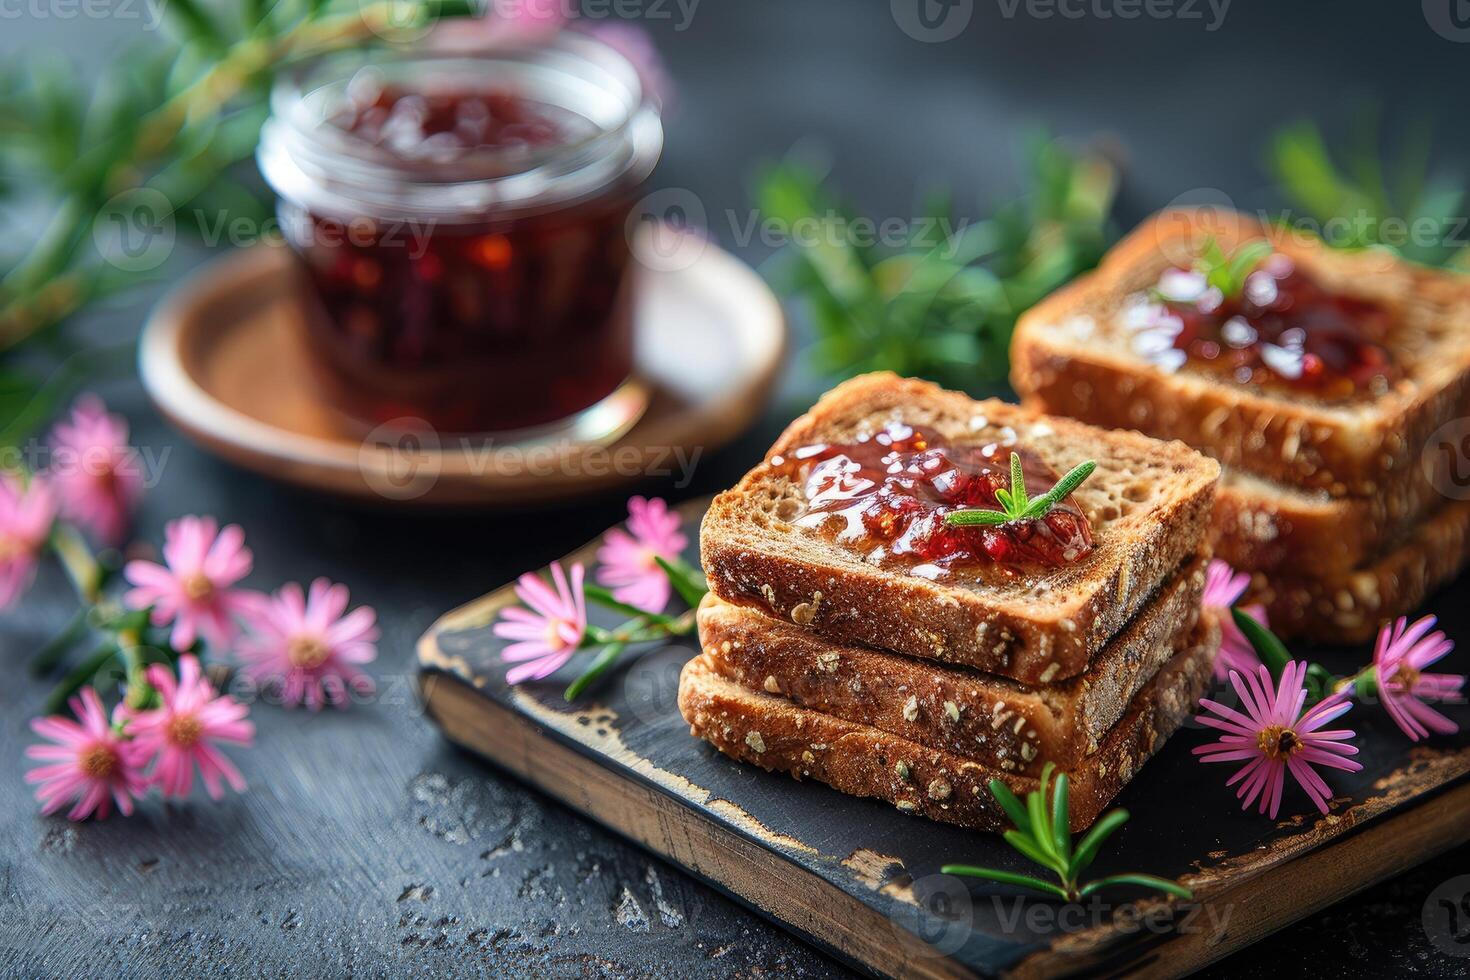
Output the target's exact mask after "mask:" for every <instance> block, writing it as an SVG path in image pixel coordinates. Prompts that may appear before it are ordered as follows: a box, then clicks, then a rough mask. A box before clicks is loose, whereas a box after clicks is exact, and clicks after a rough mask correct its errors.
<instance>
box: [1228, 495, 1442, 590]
mask: <svg viewBox="0 0 1470 980" xmlns="http://www.w3.org/2000/svg"><path fill="white" fill-rule="evenodd" d="M1409 488H1410V492H1409V493H1407V494H1401V495H1399V496H1397V497H1387V496H1385V497H1372V498H1366V497H1342V498H1337V497H1328V496H1327V495H1326V494H1323V493H1320V492H1314V491H1301V490H1296V489H1294V488H1291V487H1283V486H1281V485H1280V484H1276V483H1272V482H1269V481H1265V480H1260V479H1258V478H1255V477H1249V476H1245V475H1243V474H1240V473H1238V472H1236V471H1233V470H1227V471H1226V473H1225V475H1224V477H1223V478H1222V479H1221V481H1220V487H1219V489H1218V490H1217V491H1216V494H1215V511H1214V514H1213V516H1212V517H1211V519H1210V533H1209V540H1210V546H1211V547H1212V548H1213V549H1214V552H1215V557H1217V558H1219V559H1221V560H1222V561H1224V562H1226V563H1228V564H1229V565H1231V566H1233V567H1235V568H1238V569H1241V570H1245V571H1256V572H1266V573H1280V574H1284V575H1289V576H1293V577H1307V576H1327V577H1330V576H1334V575H1341V574H1343V573H1345V572H1349V571H1352V570H1353V569H1355V568H1357V567H1358V566H1360V565H1364V564H1368V563H1371V562H1372V561H1373V560H1374V558H1375V557H1376V556H1377V555H1378V554H1379V553H1381V552H1382V551H1383V550H1384V549H1385V548H1386V547H1387V546H1388V544H1390V543H1391V542H1393V541H1396V540H1399V539H1402V538H1403V537H1404V536H1405V535H1406V534H1408V533H1409V531H1410V530H1411V529H1412V528H1413V526H1414V525H1415V524H1416V523H1417V522H1418V521H1419V520H1421V519H1422V518H1423V517H1424V516H1425V515H1426V514H1428V513H1429V512H1430V511H1431V510H1433V508H1434V507H1435V506H1436V505H1438V504H1441V503H1443V502H1444V497H1442V496H1441V495H1440V493H1439V491H1438V490H1436V489H1435V487H1434V485H1433V484H1432V483H1431V482H1430V481H1429V480H1428V479H1426V478H1425V477H1424V475H1423V474H1422V473H1421V474H1419V475H1418V477H1417V478H1416V479H1414V480H1412V481H1411V482H1410V484H1409Z"/></svg>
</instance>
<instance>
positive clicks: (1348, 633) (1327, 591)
mask: <svg viewBox="0 0 1470 980" xmlns="http://www.w3.org/2000/svg"><path fill="white" fill-rule="evenodd" d="M1467 564H1470V501H1456V502H1453V503H1449V504H1445V505H1444V506H1443V507H1441V508H1440V509H1439V510H1438V511H1436V512H1435V513H1434V514H1433V515H1432V516H1431V517H1429V518H1428V519H1427V520H1425V521H1424V522H1422V523H1421V524H1419V525H1418V526H1417V527H1415V528H1414V529H1413V530H1412V531H1411V532H1410V534H1409V536H1408V537H1407V538H1406V539H1404V540H1403V541H1402V542H1400V543H1399V544H1398V545H1397V546H1396V547H1394V548H1393V549H1392V550H1391V551H1389V552H1388V553H1387V554H1385V555H1383V556H1382V557H1380V558H1379V559H1378V560H1376V561H1374V562H1372V563H1371V564H1368V565H1364V566H1361V567H1359V568H1356V569H1352V570H1350V571H1347V572H1340V573H1336V574H1333V575H1328V576H1322V577H1317V578H1297V577H1291V576H1286V575H1280V574H1276V575H1271V574H1263V573H1257V574H1255V575H1253V576H1252V577H1251V587H1250V589H1249V590H1247V592H1246V595H1245V596H1244V598H1243V599H1242V600H1241V601H1242V603H1245V604H1249V603H1256V602H1259V603H1261V604H1263V605H1264V606H1265V607H1266V612H1267V615H1268V616H1269V617H1270V622H1271V629H1272V631H1273V632H1275V633H1276V634H1278V635H1279V636H1281V637H1282V638H1284V639H1294V638H1298V637H1300V638H1301V639H1304V640H1312V641H1314V642H1322V643H1371V642H1372V641H1373V638H1374V637H1375V636H1377V634H1378V629H1379V627H1380V626H1382V625H1383V623H1385V622H1387V621H1388V620H1390V619H1394V618H1396V617H1398V616H1407V615H1408V614H1410V613H1411V612H1413V611H1414V610H1415V609H1417V608H1418V607H1419V605H1420V604H1421V603H1422V602H1423V601H1424V600H1425V599H1426V598H1428V597H1429V595H1430V594H1431V593H1432V592H1434V590H1436V589H1437V588H1439V587H1440V586H1442V585H1444V584H1445V583H1446V582H1449V581H1450V580H1451V579H1453V578H1454V577H1455V576H1456V575H1458V574H1459V573H1460V572H1461V571H1462V570H1464V568H1465V566H1466V565H1467Z"/></svg>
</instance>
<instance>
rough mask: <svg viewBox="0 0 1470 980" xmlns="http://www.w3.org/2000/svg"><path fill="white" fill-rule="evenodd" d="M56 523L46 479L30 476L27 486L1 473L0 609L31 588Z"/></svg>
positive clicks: (53, 495) (15, 477) (52, 499)
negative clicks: (43, 551)
mask: <svg viewBox="0 0 1470 980" xmlns="http://www.w3.org/2000/svg"><path fill="white" fill-rule="evenodd" d="M55 522H56V496H55V494H53V493H52V492H51V487H50V486H49V485H48V484H47V482H46V480H45V479H43V478H42V477H39V476H33V477H31V479H30V481H29V482H28V483H27V482H23V481H22V480H21V478H20V476H19V475H17V474H15V473H3V472H0V609H6V608H8V607H10V606H12V605H14V604H15V601H16V600H17V599H19V598H20V595H21V593H22V592H24V591H25V590H26V588H27V587H29V586H30V584H31V578H32V577H33V576H34V575H35V571H36V561H37V559H39V558H40V556H41V551H42V550H43V549H44V548H45V547H46V539H47V538H49V537H50V535H51V525H52V524H54V523H55Z"/></svg>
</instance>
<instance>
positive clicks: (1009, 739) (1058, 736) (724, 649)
mask: <svg viewBox="0 0 1470 980" xmlns="http://www.w3.org/2000/svg"><path fill="white" fill-rule="evenodd" d="M1206 564H1207V562H1206V561H1205V560H1204V559H1202V558H1201V559H1195V560H1194V561H1192V562H1190V563H1189V564H1188V565H1186V566H1185V567H1184V568H1183V569H1181V570H1180V572H1179V574H1177V575H1175V576H1174V578H1173V579H1171V580H1170V581H1169V583H1168V584H1166V585H1165V586H1164V587H1163V588H1162V589H1161V590H1160V593H1159V595H1158V597H1157V598H1156V599H1155V600H1154V601H1153V602H1151V603H1149V604H1148V606H1146V607H1145V608H1144V610H1143V611H1142V612H1141V613H1139V614H1138V616H1137V618H1135V619H1134V620H1133V622H1131V623H1129V624H1128V626H1127V627H1126V628H1125V629H1124V630H1123V631H1122V632H1121V633H1119V634H1118V636H1116V637H1115V638H1114V639H1113V640H1112V641H1111V642H1110V643H1108V645H1107V646H1105V647H1104V648H1103V649H1102V651H1101V652H1100V653H1099V654H1098V655H1097V657H1095V658H1094V659H1093V662H1092V664H1091V665H1090V666H1089V667H1088V669H1087V672H1086V673H1084V674H1082V675H1080V676H1079V677H1075V678H1072V679H1071V680H1069V681H1063V682H1061V683H1058V684H1048V685H1045V686H1042V687H1034V686H1030V685H1025V684H1020V683H1017V682H1015V681H1010V680H1006V679H1005V678H1001V677H996V676H994V675H991V674H982V673H979V672H976V671H973V670H968V669H966V668H962V667H953V668H947V667H936V666H935V665H934V664H933V663H932V662H929V661H924V660H918V659H914V658H910V657H905V656H902V655H900V654H895V653H884V652H882V651H878V650H870V649H867V648H863V647H853V646H844V645H837V644H834V643H832V642H831V641H828V640H824V639H823V638H822V637H821V636H818V635H817V634H815V633H812V632H811V631H810V630H805V629H802V628H801V627H799V626H796V625H794V624H791V623H787V622H781V621H778V620H774V619H771V618H770V617H769V616H766V615H764V614H762V613H760V612H757V611H755V610H751V609H746V608H742V607H739V606H734V605H731V604H729V603H726V602H723V601H721V600H719V599H717V598H715V597H713V596H707V597H706V598H705V601H704V603H703V604H702V605H701V606H700V609H699V637H700V643H701V645H702V646H703V648H704V652H705V654H706V656H707V658H708V661H709V664H710V667H711V669H713V670H715V671H716V672H717V673H719V674H720V675H721V676H723V677H726V678H728V679H730V680H733V681H735V682H736V683H738V684H741V685H743V686H744V687H746V688H748V689H750V690H752V691H763V692H766V693H770V694H777V695H780V696H782V697H784V698H786V699H787V700H789V701H791V702H792V703H794V704H796V705H799V706H802V707H806V708H811V709H812V710H815V711H820V712H822V713H824V714H829V715H833V716H835V717H838V718H844V719H847V720H848V721H854V722H861V723H864V724H867V725H871V726H872V727H874V728H877V729H880V730H881V731H885V732H890V733H892V734H894V735H899V736H901V737H903V738H906V739H908V740H909V741H912V742H916V743H918V744H921V745H925V746H928V747H930V748H935V749H942V750H944V751H946V752H951V753H954V754H956V755H961V756H965V757H966V758H969V759H972V760H974V761H976V762H982V763H985V764H986V765H989V766H994V767H996V768H999V769H1002V770H1004V771H1006V772H1014V773H1020V774H1025V775H1033V776H1034V775H1038V774H1039V773H1040V772H1041V767H1042V765H1043V764H1044V763H1045V762H1047V761H1050V762H1054V763H1056V764H1057V765H1058V766H1061V767H1062V768H1064V769H1070V768H1072V767H1074V766H1075V765H1077V764H1078V763H1079V762H1080V761H1081V760H1082V758H1083V757H1084V756H1086V755H1088V754H1090V753H1092V752H1094V751H1096V750H1097V747H1098V744H1099V743H1100V741H1101V740H1102V739H1103V738H1104V737H1105V736H1106V735H1107V733H1108V731H1109V730H1110V729H1111V728H1112V727H1113V725H1115V724H1116V723H1117V721H1118V719H1119V718H1121V717H1122V716H1123V713H1124V712H1125V711H1126V710H1127V708H1128V705H1129V703H1130V702H1131V701H1132V699H1133V697H1134V696H1135V695H1136V694H1137V693H1138V692H1139V691H1140V690H1141V689H1142V688H1143V687H1144V686H1145V685H1146V684H1147V683H1148V682H1149V681H1150V680H1151V679H1152V678H1153V676H1154V675H1155V674H1156V673H1157V672H1158V670H1159V668H1160V667H1161V666H1162V665H1163V664H1164V663H1166V662H1167V661H1168V660H1169V659H1170V658H1171V657H1172V656H1173V655H1174V654H1175V653H1176V652H1177V651H1179V650H1181V649H1183V648H1184V646H1185V645H1186V643H1187V641H1188V640H1189V639H1190V637H1191V635H1192V634H1193V632H1194V628H1195V625H1196V623H1197V622H1198V620H1199V609H1200V606H1199V601H1200V593H1201V592H1202V591H1203V589H1204V580H1205V566H1206Z"/></svg>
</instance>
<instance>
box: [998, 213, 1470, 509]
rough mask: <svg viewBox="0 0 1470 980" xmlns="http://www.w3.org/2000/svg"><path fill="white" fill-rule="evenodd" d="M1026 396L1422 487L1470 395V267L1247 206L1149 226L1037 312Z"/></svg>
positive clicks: (1096, 419)
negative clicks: (1337, 244) (1365, 245)
mask: <svg viewBox="0 0 1470 980" xmlns="http://www.w3.org/2000/svg"><path fill="white" fill-rule="evenodd" d="M1011 381H1012V384H1013V385H1014V387H1015V389H1016V390H1017V392H1019V393H1020V394H1021V395H1022V398H1023V401H1024V403H1025V404H1027V405H1029V406H1031V407H1034V408H1036V409H1038V410H1042V411H1048V412H1054V413H1056V414H1059V415H1067V416H1071V417H1073V418H1077V419H1081V420H1084V421H1087V422H1092V423H1094V424H1097V425H1106V426H1113V427H1118V428H1127V429H1136V430H1138V431H1141V432H1146V433H1148V434H1150V435H1153V436H1156V437H1158V438H1163V439H1180V440H1182V441H1184V442H1186V443H1188V444H1190V445H1191V446H1194V447H1195V448H1197V449H1200V450H1202V451H1204V452H1206V453H1208V454H1209V455H1210V456H1213V457H1214V458H1216V459H1218V460H1219V461H1220V462H1222V463H1224V464H1226V465H1228V466H1231V467H1235V468H1239V469H1241V470H1243V471H1247V472H1250V473H1254V474H1256V475H1258V476H1261V477H1264V478H1266V479H1268V480H1273V481H1275V482H1277V483H1280V484H1283V485H1286V486H1294V487H1299V488H1302V489H1305V490H1322V491H1325V492H1326V493H1327V494H1328V495H1330V496H1333V497H1351V496H1357V497H1379V496H1397V497H1411V496H1412V490H1411V489H1410V488H1409V486H1408V485H1409V484H1410V483H1411V482H1412V481H1414V480H1415V479H1417V478H1419V471H1420V467H1421V457H1422V454H1423V451H1424V449H1425V447H1426V443H1427V442H1428V440H1429V437H1430V436H1431V435H1432V434H1433V433H1434V432H1435V431H1436V429H1438V428H1439V427H1440V426H1441V425H1443V424H1444V423H1445V422H1446V421H1448V420H1450V419H1452V418H1454V417H1456V414H1457V410H1458V407H1459V406H1460V405H1461V404H1462V403H1463V402H1464V399H1465V395H1466V394H1467V392H1470V277H1465V276H1461V275H1458V274H1455V273H1447V272H1436V271H1433V270H1429V269H1424V268H1421V267H1418V266H1413V265H1410V264H1409V263H1406V262H1404V261H1402V260H1400V259H1398V258H1397V257H1395V256H1393V255H1392V254H1391V253H1389V252H1387V251H1386V250H1382V249H1366V250H1361V251H1356V252H1348V251H1342V250H1335V249H1332V248H1329V247H1328V246H1326V245H1325V244H1324V243H1322V242H1321V241H1320V240H1319V239H1316V238H1314V237H1311V236H1308V235H1305V234H1303V233H1300V232H1294V231H1292V230H1290V229H1283V228H1280V227H1277V226H1268V225H1265V224H1262V223H1261V222H1259V221H1257V220H1255V219H1253V218H1251V217H1248V216H1246V215H1242V214H1236V213H1234V212H1229V211H1217V212H1206V211H1196V210H1173V211H1166V212H1163V213H1161V214H1159V215H1157V216H1156V217H1154V218H1153V219H1151V220H1149V221H1147V222H1145V223H1144V224H1143V225H1141V226H1140V227H1139V228H1138V229H1137V230H1135V231H1134V232H1133V233H1132V234H1130V235H1129V236H1128V237H1127V238H1125V239H1124V240H1123V241H1122V242H1121V243H1120V244H1118V245H1117V246H1116V247H1115V248H1113V249H1112V250H1111V251H1110V252H1109V253H1108V255H1107V256H1106V257H1105V258H1104V259H1103V262H1102V264H1101V265H1100V266H1099V267H1098V269H1097V270H1096V271H1095V272H1093V273H1091V274H1089V275H1086V276H1084V277H1082V278H1080V279H1077V280H1075V281H1074V282H1072V283H1071V284H1069V285H1068V286H1066V287H1064V288H1063V289H1061V290H1058V291H1057V292H1056V293H1053V294H1052V295H1051V296H1049V297H1048V298H1047V299H1045V300H1043V301H1042V302H1041V303H1039V304H1037V305H1036V306H1034V307H1032V308H1031V309H1030V310H1029V311H1027V313H1026V314H1025V315H1024V316H1022V317H1021V318H1020V321H1019V322H1018V323H1017V326H1016V330H1015V334H1014V336H1013V338H1012V344H1011Z"/></svg>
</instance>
